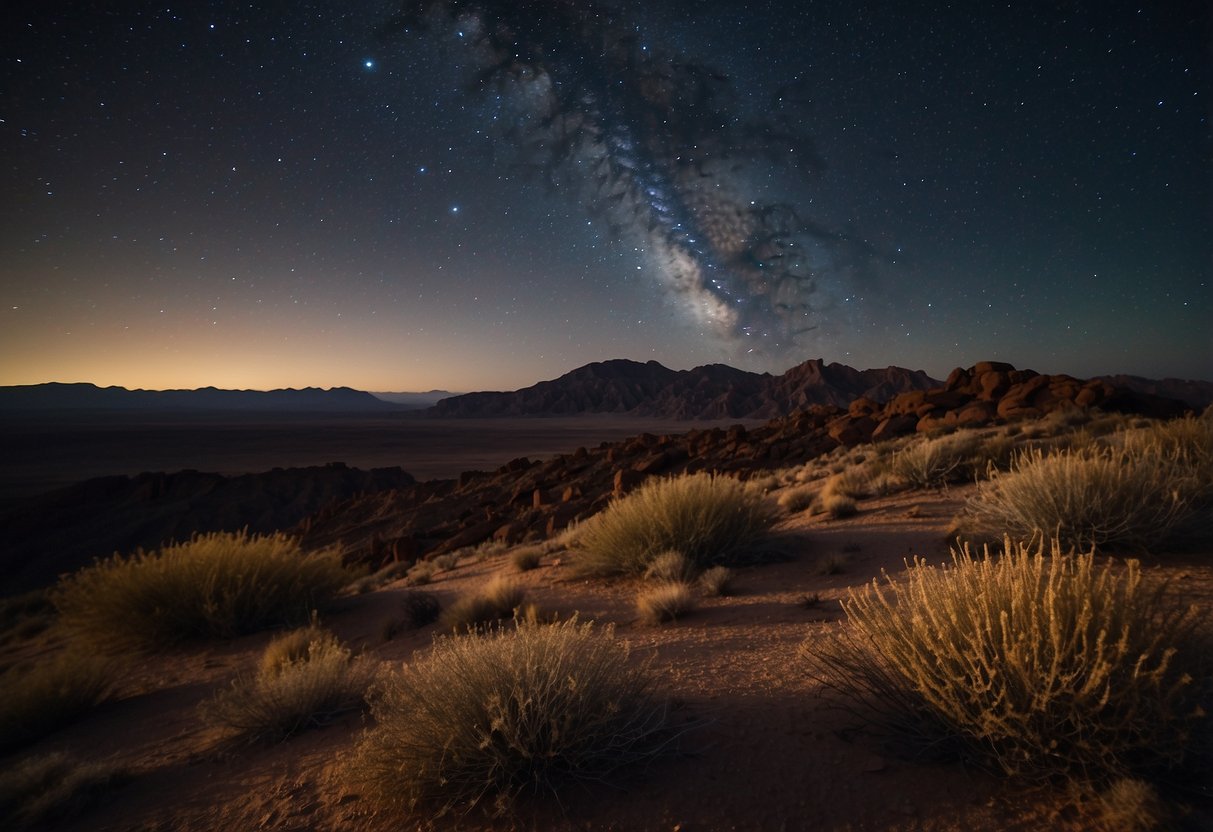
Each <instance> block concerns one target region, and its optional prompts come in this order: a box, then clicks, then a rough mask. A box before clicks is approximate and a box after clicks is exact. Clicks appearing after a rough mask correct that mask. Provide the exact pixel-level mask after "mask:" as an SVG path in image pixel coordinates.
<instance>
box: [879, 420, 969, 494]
mask: <svg viewBox="0 0 1213 832" xmlns="http://www.w3.org/2000/svg"><path fill="white" fill-rule="evenodd" d="M980 444H981V439H980V438H979V437H978V436H977V435H976V434H973V433H957V434H950V435H948V436H941V437H938V438H936V439H925V440H923V441H922V442H918V443H915V444H912V445H909V446H907V447H906V448H903V449H902V450H901V451H899V452H898V453H895V454H893V459H892V462H891V463H890V467H891V470H892V472H893V474H895V475H896V476H898V477H900V478H901V479H903V480H905V481H906V482H907V483H909V484H910V485H912V486H914V487H916V488H933V487H938V486H943V485H947V484H948V483H952V482H963V481H964V480H967V479H969V478H971V477H972V476H973V474H974V472H975V467H976V466H977V465H978V462H977V460H976V458H975V457H976V456H977V455H978V454H979V447H980ZM981 467H982V468H984V466H981Z"/></svg>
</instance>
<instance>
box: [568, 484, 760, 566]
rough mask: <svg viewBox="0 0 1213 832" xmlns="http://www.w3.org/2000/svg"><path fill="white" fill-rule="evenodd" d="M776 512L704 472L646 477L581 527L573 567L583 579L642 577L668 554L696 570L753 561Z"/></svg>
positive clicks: (743, 490)
mask: <svg viewBox="0 0 1213 832" xmlns="http://www.w3.org/2000/svg"><path fill="white" fill-rule="evenodd" d="M774 522H775V514H774V512H773V510H772V509H771V507H770V506H769V505H768V504H767V502H766V500H765V499H763V498H762V497H761V496H760V495H758V494H755V493H754V492H752V491H750V490H747V489H746V487H745V486H744V485H742V484H741V483H740V482H738V481H737V480H735V479H732V478H730V477H723V476H714V475H710V474H696V475H694V476H684V477H677V478H673V479H653V480H650V481H648V482H646V483H645V484H643V485H642V486H641V487H640V488H638V489H636V491H634V492H632V493H631V494H629V495H628V496H626V497H624V498H623V499H621V500H617V501H615V502H613V503H611V505H610V506H609V507H608V508H607V509H606V510H605V511H603V512H601V513H600V514H598V515H597V516H595V517H594V518H593V519H592V520H590V521H589V522H586V523H584V524H583V525H582V527H581V529H582V532H581V535H580V537H579V539H578V544H579V546H580V548H581V551H580V552H578V554H577V558H576V561H575V563H574V566H575V568H576V569H577V571H578V572H580V573H581V574H584V575H619V574H633V575H640V574H643V573H644V571H645V569H647V568H648V565H649V563H650V561H652V559H653V558H654V557H656V556H657V555H658V554H660V553H662V552H665V551H668V550H670V549H674V550H676V551H679V552H682V553H683V554H684V555H686V556H687V557H688V558H689V559H690V560H691V561H692V562H694V563H695V564H696V566H698V567H699V568H701V569H703V568H707V567H709V566H714V565H717V564H726V565H727V564H736V563H744V562H752V561H755V560H759V559H761V558H762V557H763V556H764V555H767V554H770V553H769V552H763V551H762V550H761V547H762V545H763V544H764V543H765V542H766V539H767V535H768V533H769V531H770V528H771V526H772V525H773V524H774Z"/></svg>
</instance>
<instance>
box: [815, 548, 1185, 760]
mask: <svg viewBox="0 0 1213 832" xmlns="http://www.w3.org/2000/svg"><path fill="white" fill-rule="evenodd" d="M843 607H844V609H845V610H846V614H847V620H848V622H849V624H850V628H851V634H850V635H849V636H848V635H845V634H844V635H841V636H840V637H839V638H837V639H825V640H823V641H822V642H821V643H818V644H810V645H806V650H807V653H808V655H809V657H810V659H811V662H812V664H813V667H814V668H815V672H816V673H817V674H818V675H819V676H820V677H821V678H822V679H823V680H825V681H826V682H827V683H828V684H830V685H831V686H833V687H834V688H835V689H836V690H838V691H840V692H842V693H843V694H845V695H846V696H847V697H848V698H849V699H850V700H852V701H861V702H867V703H868V704H870V705H872V706H873V710H872V712H871V713H872V716H873V718H876V719H878V721H881V714H884V715H886V716H887V718H885V719H883V721H881V724H883V725H884V726H885V727H889V728H894V729H897V730H902V731H908V732H912V733H914V734H916V737H915V739H917V740H920V741H922V742H923V743H924V745H934V746H936V747H939V746H942V745H948V744H951V745H952V746H953V747H954V748H956V749H959V750H962V751H964V752H966V753H967V754H968V755H969V756H971V757H973V758H976V759H978V760H980V761H983V762H984V763H986V764H987V765H989V766H991V767H993V768H996V769H1000V770H1002V771H1004V772H1006V773H1008V774H1014V775H1021V776H1025V777H1033V778H1042V779H1047V778H1052V777H1056V776H1063V777H1067V778H1072V779H1075V780H1079V781H1099V780H1108V779H1109V778H1114V777H1118V776H1125V775H1127V774H1130V773H1133V772H1150V771H1158V770H1161V769H1166V768H1169V767H1173V766H1177V765H1179V764H1181V763H1182V762H1183V761H1184V758H1185V755H1186V754H1187V753H1188V752H1189V751H1190V750H1191V738H1192V736H1193V730H1194V729H1195V728H1196V727H1197V726H1198V724H1199V722H1200V721H1201V720H1202V719H1203V712H1202V707H1205V705H1204V704H1203V703H1204V702H1205V700H1206V699H1207V696H1208V693H1209V691H1208V690H1207V688H1206V686H1205V685H1202V684H1201V683H1200V680H1202V679H1205V680H1207V678H1208V675H1207V673H1203V672H1202V671H1201V670H1200V668H1199V666H1198V665H1199V662H1200V661H1201V649H1200V647H1199V646H1198V644H1199V640H1198V634H1199V631H1198V629H1197V626H1198V623H1199V618H1198V616H1197V614H1196V611H1195V609H1193V608H1185V607H1182V606H1179V605H1178V604H1177V603H1175V601H1174V600H1173V599H1172V596H1170V595H1169V593H1168V590H1167V587H1166V586H1165V585H1164V584H1160V583H1155V582H1153V581H1151V580H1148V579H1147V578H1146V577H1145V576H1144V575H1143V574H1142V571H1141V568H1140V566H1139V564H1138V563H1137V562H1136V561H1132V560H1130V561H1127V562H1125V563H1124V564H1118V563H1114V562H1111V561H1108V562H1104V563H1097V562H1096V560H1095V557H1094V555H1093V554H1090V553H1088V554H1085V555H1067V554H1063V553H1062V551H1061V550H1060V549H1059V548H1058V546H1057V544H1056V543H1054V544H1053V545H1052V546H1051V547H1050V548H1049V549H1048V551H1046V549H1045V547H1043V546H1038V547H1036V548H1034V549H1033V548H1030V547H1028V546H1025V545H1023V544H1013V543H1011V542H1010V541H1007V542H1005V544H1004V550H1003V552H1002V553H1001V554H999V555H997V556H987V557H984V558H979V557H975V556H974V555H973V554H972V553H971V551H970V550H969V549H968V548H964V549H960V550H957V551H954V552H953V559H952V563H951V565H950V566H946V567H942V568H937V567H934V566H929V565H928V564H926V563H925V562H924V561H922V560H915V562H914V563H913V565H912V566H911V567H910V568H909V570H908V576H907V579H906V580H905V581H901V582H895V581H893V580H891V579H889V580H887V581H886V582H885V583H883V584H882V583H880V582H878V581H874V582H873V584H872V585H871V586H870V587H869V588H868V589H867V590H866V591H862V592H856V593H852V594H851V596H850V598H849V599H848V600H847V601H845V602H844V603H843Z"/></svg>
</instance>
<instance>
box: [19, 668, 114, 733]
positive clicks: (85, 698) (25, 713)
mask: <svg viewBox="0 0 1213 832" xmlns="http://www.w3.org/2000/svg"><path fill="white" fill-rule="evenodd" d="M116 675H117V669H116V668H115V667H114V663H113V661H111V660H109V659H105V658H102V657H100V656H96V655H93V654H88V653H83V652H80V651H77V650H70V651H68V652H65V653H60V654H59V655H58V656H56V657H54V658H53V659H50V660H44V661H41V662H40V663H38V664H36V665H33V666H32V667H30V666H18V667H14V668H11V669H9V670H8V671H6V672H5V673H4V675H3V676H0V749H9V748H15V747H18V746H22V745H26V744H28V743H30V742H33V741H34V740H37V739H39V738H41V737H43V736H45V735H46V734H49V733H51V732H53V731H57V730H58V729H59V728H61V727H63V726H64V725H67V724H68V723H70V722H72V721H74V720H75V719H77V718H78V717H80V716H81V715H82V714H84V713H85V712H87V711H88V710H90V709H92V708H94V707H96V706H97V705H98V704H100V703H101V702H103V701H104V700H105V699H106V698H107V697H108V696H109V693H110V689H111V687H112V685H113V682H114V680H115V678H116Z"/></svg>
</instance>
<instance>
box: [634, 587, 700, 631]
mask: <svg viewBox="0 0 1213 832" xmlns="http://www.w3.org/2000/svg"><path fill="white" fill-rule="evenodd" d="M693 609H695V591H694V589H693V588H692V586H691V584H688V583H684V582H682V581H662V582H661V583H658V584H657V585H656V586H651V587H646V588H644V589H641V590H640V592H639V593H638V594H637V595H636V612H638V613H639V614H640V618H641V620H642V621H644V622H645V623H646V624H662V623H665V622H666V621H675V620H677V619H678V618H680V617H682V616H684V615H686V614H687V613H688V612H690V611H691V610H693Z"/></svg>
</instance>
